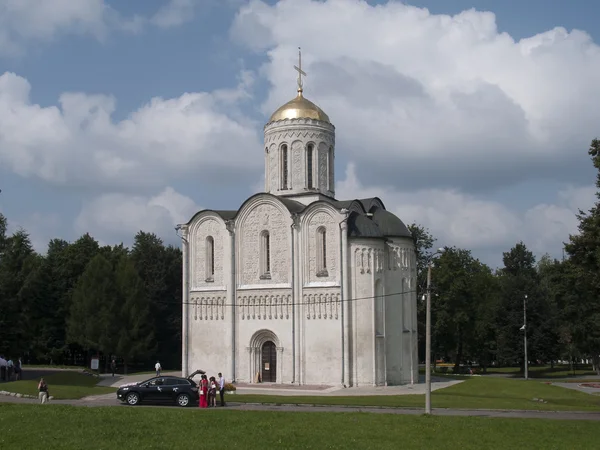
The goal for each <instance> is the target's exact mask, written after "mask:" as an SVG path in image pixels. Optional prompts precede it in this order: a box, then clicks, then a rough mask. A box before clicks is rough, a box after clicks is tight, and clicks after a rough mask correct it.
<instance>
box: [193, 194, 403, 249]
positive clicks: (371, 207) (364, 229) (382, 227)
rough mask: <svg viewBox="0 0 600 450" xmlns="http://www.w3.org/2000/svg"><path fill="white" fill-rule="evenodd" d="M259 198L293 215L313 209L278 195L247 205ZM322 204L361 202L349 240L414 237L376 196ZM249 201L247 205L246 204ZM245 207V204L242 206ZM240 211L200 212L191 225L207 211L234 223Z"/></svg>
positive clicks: (351, 219)
mask: <svg viewBox="0 0 600 450" xmlns="http://www.w3.org/2000/svg"><path fill="white" fill-rule="evenodd" d="M258 195H268V196H271V197H275V198H277V200H279V201H280V202H281V203H283V205H284V206H285V207H286V208H287V210H288V211H289V212H290V213H291V214H300V213H302V212H303V211H304V210H305V209H306V208H308V207H309V206H310V205H305V204H303V203H300V202H297V201H296V200H292V199H290V198H286V197H280V196H275V195H273V194H268V193H264V192H262V193H258V194H255V195H253V196H252V197H250V198H248V199H247V200H246V202H248V201H250V200H251V199H252V198H254V197H256V196H258ZM321 201H323V202H327V203H329V204H331V205H332V206H334V207H335V208H337V209H339V210H342V209H350V208H351V207H352V205H353V204H356V203H358V207H359V208H360V209H362V211H356V209H354V210H352V211H351V212H350V214H349V216H348V237H354V238H372V239H373V238H375V239H385V238H391V237H411V236H412V235H411V232H410V231H409V229H408V228H407V226H406V225H405V224H404V222H402V220H400V219H399V218H398V217H397V216H396V215H395V214H393V213H391V212H390V211H387V210H386V209H385V206H384V205H383V202H382V201H381V200H380V199H379V198H377V197H372V198H364V199H355V200H334V199H331V198H326V199H324V200H321ZM246 202H244V204H245V203H246ZM244 204H242V207H243V205H244ZM242 207H240V209H242ZM240 209H238V210H203V211H199V212H198V213H196V214H195V215H194V217H192V219H190V221H189V222H188V224H189V223H191V222H192V221H193V220H194V218H195V217H196V216H197V215H198V214H200V213H202V212H206V211H211V212H213V213H215V214H218V215H219V216H220V217H221V218H222V219H223V220H225V221H227V220H233V219H235V218H236V217H237V215H238V212H239V211H240Z"/></svg>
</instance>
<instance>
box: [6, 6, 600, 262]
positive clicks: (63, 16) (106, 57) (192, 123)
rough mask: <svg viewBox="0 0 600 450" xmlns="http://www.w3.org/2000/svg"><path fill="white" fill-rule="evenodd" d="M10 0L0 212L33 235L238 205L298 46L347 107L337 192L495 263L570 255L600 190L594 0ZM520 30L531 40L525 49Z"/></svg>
mask: <svg viewBox="0 0 600 450" xmlns="http://www.w3.org/2000/svg"><path fill="white" fill-rule="evenodd" d="M9 3H10V2H7V1H6V0H0V76H2V77H3V78H0V122H4V125H2V124H1V123H0V188H1V189H2V194H0V211H1V212H2V213H3V214H5V215H6V216H7V217H8V218H9V220H10V222H11V226H12V227H13V228H15V227H17V226H22V227H24V228H26V229H27V230H28V231H30V233H31V236H32V238H33V240H34V243H35V245H36V247H37V248H38V249H39V250H40V251H43V250H44V245H45V243H46V242H47V241H48V239H49V238H51V237H62V238H65V239H69V240H72V239H75V238H76V237H77V236H78V235H79V234H81V233H82V232H85V231H89V232H90V233H92V234H93V235H94V236H96V237H97V238H98V239H100V240H101V241H102V242H106V243H116V242H120V241H122V240H123V241H125V242H126V243H128V242H129V241H130V239H131V237H132V236H133V234H134V233H135V231H136V230H138V229H146V230H149V231H155V232H157V233H158V234H160V235H161V236H163V237H164V238H165V240H167V241H168V242H171V243H177V241H176V236H175V234H174V232H173V231H172V227H173V225H174V224H175V223H177V222H180V221H183V220H187V218H188V217H189V216H191V214H192V213H193V212H194V210H195V209H196V208H203V207H207V208H215V209H218V208H229V209H235V208H237V206H239V205H240V204H241V203H242V202H243V200H244V199H245V198H246V197H247V196H249V195H251V194H252V193H254V192H255V191H256V190H258V189H260V186H261V176H262V146H261V143H260V142H261V139H262V136H261V134H262V125H263V124H264V122H265V121H266V119H267V118H268V115H269V113H270V111H272V110H274V109H275V108H276V107H277V106H278V105H279V104H281V103H283V102H285V101H287V100H289V99H290V98H291V97H292V96H293V95H294V84H293V83H294V77H295V76H294V72H293V70H292V68H291V64H293V62H294V60H295V58H296V54H295V51H294V49H295V47H297V46H298V45H301V46H302V47H303V52H304V55H305V61H306V64H307V71H308V73H309V76H308V78H307V85H306V87H307V89H306V95H307V97H308V98H310V99H312V100H313V101H315V102H317V103H318V104H319V105H320V106H322V107H323V108H324V109H325V111H326V112H327V113H328V114H329V116H330V117H331V118H332V121H333V122H334V124H335V125H336V127H337V141H338V145H337V153H336V154H337V159H336V163H337V167H336V172H337V180H338V189H337V191H338V197H347V196H352V197H353V196H364V195H379V196H381V197H382V199H383V201H384V203H385V204H386V205H387V206H388V209H391V210H393V211H394V212H396V213H397V214H398V215H399V216H400V217H401V218H402V219H403V220H404V221H405V222H408V223H410V222H413V221H417V222H418V223H422V224H423V225H425V226H427V227H429V228H430V229H431V230H432V232H433V233H434V235H435V236H437V237H438V239H439V243H440V244H443V245H457V246H461V247H466V248H470V249H472V250H473V252H474V254H475V255H476V256H478V257H480V258H481V259H483V260H484V261H485V262H488V263H489V264H491V265H493V266H497V265H499V264H500V258H501V252H502V251H506V250H508V249H509V248H510V247H511V246H512V245H514V244H515V243H516V242H517V241H519V240H521V239H522V240H524V241H525V243H526V244H528V245H529V246H530V247H531V248H532V249H533V250H534V251H535V252H536V254H538V255H541V254H542V253H544V252H546V251H547V252H549V253H551V254H553V255H555V256H559V255H560V251H561V247H562V241H564V240H566V239H567V238H568V234H569V233H570V232H575V231H576V228H575V226H576V221H575V220H574V212H575V211H576V210H577V208H580V207H583V208H587V207H589V206H591V202H592V201H593V195H592V194H593V192H594V189H593V183H594V177H595V174H594V171H593V169H592V167H591V164H590V163H589V160H588V158H587V153H586V150H587V145H588V144H589V141H590V140H591V139H593V138H594V137H596V134H597V129H598V125H597V124H598V123H600V122H599V120H600V117H598V115H599V114H598V113H597V112H595V109H596V108H595V105H592V104H590V99H592V98H597V97H594V95H595V94H597V93H598V90H600V88H599V86H598V83H597V82H596V81H595V79H593V76H592V74H593V72H594V70H595V69H596V68H600V52H599V51H598V47H597V43H598V42H599V41H600V35H599V32H598V31H597V27H595V26H594V25H595V23H593V20H594V17H597V15H598V13H600V6H597V5H588V3H589V2H585V3H584V2H583V1H581V0H574V1H570V2H566V1H556V2H553V3H552V4H548V2H542V1H541V0H530V1H528V2H518V1H513V0H506V1H503V2H491V1H476V0H473V1H462V0H460V1H458V0H445V1H442V0H438V1H413V2H409V5H412V6H414V7H417V8H427V9H428V10H429V13H427V12H426V11H423V10H418V9H415V8H404V9H403V8H401V5H399V4H391V3H387V2H377V1H370V2H368V4H366V3H364V2H358V1H356V0H329V1H326V2H316V1H313V2H310V1H309V0H295V1H294V2H290V1H289V0H288V1H282V2H279V3H280V4H278V3H277V2H275V1H267V2H262V3H261V2H246V1H242V0H227V1H217V0H203V1H202V0H172V1H171V2H169V1H167V0H143V1H142V0H130V1H128V2H117V1H115V0H110V1H106V0H105V1H104V2H102V0H82V1H81V4H78V6H77V7H69V6H67V7H65V9H64V11H63V10H62V9H61V8H50V9H49V10H48V11H51V12H46V10H45V9H44V8H48V5H52V2H51V1H50V0H32V1H31V2H29V3H30V4H31V5H33V6H32V7H31V8H29V9H23V10H18V11H16V10H14V9H10V8H7V5H8V4H9ZM34 4H35V5H34ZM378 4H380V5H381V6H380V8H375V5H378ZM161 8H162V9H161ZM471 8H474V9H475V11H473V12H471V13H462V12H463V11H465V10H468V9H471ZM482 11H491V12H492V13H493V14H494V15H495V24H496V26H497V31H498V33H507V34H508V35H510V38H512V42H511V40H510V38H507V37H506V36H504V37H503V36H502V35H499V34H498V33H496V32H495V31H493V23H494V17H491V16H489V15H484V14H482V13H481V12H482ZM461 13H462V15H460V16H454V15H457V14H461ZM442 15H450V16H454V17H449V16H445V17H444V16H442ZM490 17H491V18H490ZM165 18H170V20H168V21H167V20H166V19H165ZM490 21H491V22H490ZM490 23H491V24H492V25H490ZM555 27H564V28H565V29H566V33H565V34H562V33H561V32H560V30H559V31H556V30H555ZM573 29H578V30H583V31H585V33H587V35H583V34H581V33H579V32H575V33H572V30H573ZM363 33H364V34H363ZM542 34H543V36H542ZM586 36H587V37H586ZM521 39H531V40H532V41H531V42H532V44H531V46H533V47H535V48H536V49H538V50H537V53H536V52H533V53H531V54H527V52H525V53H526V54H525V56H523V55H520V53H523V52H524V50H523V49H524V48H525V47H528V46H529V45H530V44H527V45H524V44H522V43H521V44H520V43H519V41H520V40H521ZM528 42H529V41H528ZM449 43H452V44H451V45H450V44H449ZM446 45H447V47H446ZM519 49H520V50H519ZM454 51H455V52H456V55H454V54H453V52H454ZM488 55H493V56H491V57H490V58H489V60H488V58H487V56H488ZM588 73H589V75H586V74H588ZM596 73H598V72H596ZM3 74H4V75H3ZM12 74H14V75H12ZM9 75H10V76H9ZM596 78H597V76H596ZM374 80H382V81H381V82H379V81H376V82H374ZM344 82H348V83H350V82H351V83H352V89H350V88H349V85H348V86H344V85H343V83H344ZM387 83H389V84H387ZM27 86H29V87H30V92H29V96H28V97H27V95H26V94H23V93H24V92H26V91H27ZM400 86H405V87H404V88H401V87H400ZM402 89H404V90H402ZM411 89H413V90H411ZM65 93H71V94H67V95H66V96H65ZM73 93H77V95H74V94H73ZM186 93H187V96H186ZM388 94H389V95H388ZM59 99H62V100H64V101H66V102H67V103H66V104H67V105H68V106H67V107H66V109H65V103H62V104H61V100H59ZM152 99H155V100H154V101H153V100H152ZM3 102H4V103H3ZM113 102H114V104H113ZM440 105H441V106H440ZM3 117H4V120H2V118H3ZM484 150H485V151H484Z"/></svg>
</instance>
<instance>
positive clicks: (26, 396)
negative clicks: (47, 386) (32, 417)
mask: <svg viewBox="0 0 600 450" xmlns="http://www.w3.org/2000/svg"><path fill="white" fill-rule="evenodd" d="M0 395H6V396H9V397H16V398H32V399H35V400H37V399H38V398H39V397H37V396H35V395H28V394H18V393H16V392H8V391H0ZM48 400H54V397H53V396H52V395H51V396H49V397H48Z"/></svg>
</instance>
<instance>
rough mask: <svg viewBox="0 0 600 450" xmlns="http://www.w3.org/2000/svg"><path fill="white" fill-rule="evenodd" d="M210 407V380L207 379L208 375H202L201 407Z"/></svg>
mask: <svg viewBox="0 0 600 450" xmlns="http://www.w3.org/2000/svg"><path fill="white" fill-rule="evenodd" d="M207 407H208V380H207V379H206V375H202V380H201V381H200V408H207Z"/></svg>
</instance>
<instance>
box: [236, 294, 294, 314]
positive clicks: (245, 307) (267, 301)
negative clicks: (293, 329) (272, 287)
mask: <svg viewBox="0 0 600 450" xmlns="http://www.w3.org/2000/svg"><path fill="white" fill-rule="evenodd" d="M237 305H238V314H239V315H240V318H241V319H242V320H276V319H284V320H287V319H289V318H290V316H291V314H292V308H293V300H292V295H291V292H289V291H285V292H275V291H256V292H249V293H248V294H245V293H244V294H240V295H238V298H237Z"/></svg>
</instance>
